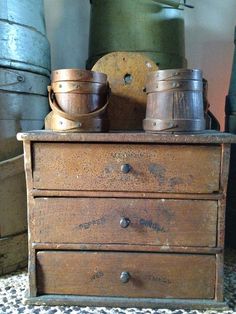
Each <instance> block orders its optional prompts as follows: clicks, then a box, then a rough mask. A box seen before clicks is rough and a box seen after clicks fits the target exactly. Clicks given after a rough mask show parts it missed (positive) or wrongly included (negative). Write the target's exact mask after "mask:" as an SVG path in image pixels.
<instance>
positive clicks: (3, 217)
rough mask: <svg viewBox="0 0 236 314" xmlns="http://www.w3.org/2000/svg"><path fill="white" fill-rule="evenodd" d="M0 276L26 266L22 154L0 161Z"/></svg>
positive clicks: (25, 222)
mask: <svg viewBox="0 0 236 314" xmlns="http://www.w3.org/2000/svg"><path fill="white" fill-rule="evenodd" d="M0 181H1V185H0V199H1V202H0V252H1V254H0V275H2V274H6V273H9V272H12V271H15V270H17V269H18V268H21V267H24V266H26V265H27V219H26V216H27V215H26V207H27V204H26V187H25V176H24V159H23V155H20V156H17V157H15V158H12V159H8V160H5V161H1V162H0Z"/></svg>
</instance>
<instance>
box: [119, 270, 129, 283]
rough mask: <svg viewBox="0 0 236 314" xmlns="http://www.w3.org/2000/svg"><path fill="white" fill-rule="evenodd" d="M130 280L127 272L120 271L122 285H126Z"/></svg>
mask: <svg viewBox="0 0 236 314" xmlns="http://www.w3.org/2000/svg"><path fill="white" fill-rule="evenodd" d="M129 279H130V274H129V273H128V272H127V271H122V273H121V274H120V281H121V282H122V283H127V282H128V281H129Z"/></svg>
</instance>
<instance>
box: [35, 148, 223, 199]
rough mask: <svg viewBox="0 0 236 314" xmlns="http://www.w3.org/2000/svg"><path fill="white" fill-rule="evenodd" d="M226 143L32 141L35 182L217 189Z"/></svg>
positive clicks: (59, 186) (42, 185)
mask: <svg viewBox="0 0 236 314" xmlns="http://www.w3.org/2000/svg"><path fill="white" fill-rule="evenodd" d="M220 164H221V147H220V146H205V145H165V144H162V145H157V144H147V145H140V144H129V145H125V144H103V143H101V144H97V143H41V142H38V143H37V142H36V143H34V144H33V186H34V188H37V189H47V190H83V191H133V192H167V193H168V192H170V193H213V192H216V191H218V190H219V181H220Z"/></svg>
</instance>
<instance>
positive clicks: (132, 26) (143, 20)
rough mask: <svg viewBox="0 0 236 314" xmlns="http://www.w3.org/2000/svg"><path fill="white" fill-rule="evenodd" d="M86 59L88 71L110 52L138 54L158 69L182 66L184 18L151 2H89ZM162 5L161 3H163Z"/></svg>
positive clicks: (180, 12) (177, 3)
mask: <svg viewBox="0 0 236 314" xmlns="http://www.w3.org/2000/svg"><path fill="white" fill-rule="evenodd" d="M90 2H91V15H90V37H89V59H88V61H87V68H89V69H91V68H92V66H93V65H94V64H95V63H96V61H97V60H98V59H99V58H101V57H102V56H103V55H105V54H107V53H109V52H114V51H130V52H140V53H144V54H146V55H147V56H148V57H150V58H151V59H152V60H153V61H155V63H156V64H158V66H159V68H160V69H167V68H181V67H185V66H186V59H185V40H184V18H183V14H182V11H181V10H177V9H175V8H174V7H177V6H178V5H179V1H171V2H172V4H174V5H173V8H172V7H167V6H165V5H162V4H161V3H159V2H161V1H152V0H135V1H134V0H116V1H114V0H91V1H90ZM163 3H164V1H163Z"/></svg>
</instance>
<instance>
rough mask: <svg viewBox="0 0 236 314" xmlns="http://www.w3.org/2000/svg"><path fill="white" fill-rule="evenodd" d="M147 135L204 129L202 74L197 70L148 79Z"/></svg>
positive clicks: (158, 74) (164, 72) (167, 72)
mask: <svg viewBox="0 0 236 314" xmlns="http://www.w3.org/2000/svg"><path fill="white" fill-rule="evenodd" d="M146 92H147V109H146V118H145V119H144V121H143V128H144V130H145V131H148V132H159V131H166V132H199V131H203V130H204V129H205V118H204V105H203V83H202V72H201V71H200V70H197V69H193V70H191V69H174V70H160V71H156V72H152V73H150V74H149V75H148V78H147V84H146Z"/></svg>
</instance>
